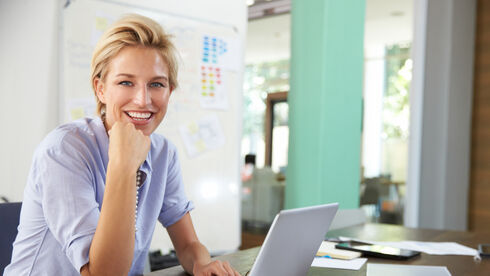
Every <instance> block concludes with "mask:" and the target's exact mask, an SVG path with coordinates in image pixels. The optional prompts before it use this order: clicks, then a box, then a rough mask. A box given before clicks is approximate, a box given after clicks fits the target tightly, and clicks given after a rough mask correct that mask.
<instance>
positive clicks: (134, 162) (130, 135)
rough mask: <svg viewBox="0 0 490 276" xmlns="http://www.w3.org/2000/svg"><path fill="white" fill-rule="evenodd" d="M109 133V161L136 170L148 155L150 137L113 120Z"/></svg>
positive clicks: (128, 124) (130, 126) (132, 126)
mask: <svg viewBox="0 0 490 276" xmlns="http://www.w3.org/2000/svg"><path fill="white" fill-rule="evenodd" d="M109 133H110V134H109V162H111V163H114V164H117V166H120V167H121V168H124V169H127V170H130V171H134V172H136V171H137V170H138V168H139V167H140V165H141V164H142V163H143V162H144V161H145V159H146V156H147V155H148V151H149V150H150V144H151V140H150V137H148V136H145V135H144V134H143V132H142V131H141V130H137V129H136V128H135V127H134V125H133V124H131V123H122V122H115V123H114V125H113V126H112V128H111V130H110V132H109Z"/></svg>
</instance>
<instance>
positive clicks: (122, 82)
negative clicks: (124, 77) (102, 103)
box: [119, 81, 133, 86]
mask: <svg viewBox="0 0 490 276" xmlns="http://www.w3.org/2000/svg"><path fill="white" fill-rule="evenodd" d="M119 84H120V85H124V86H132V85H133V83H131V82H130V81H121V82H120V83H119Z"/></svg>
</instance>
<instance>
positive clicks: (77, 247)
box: [66, 233, 94, 273]
mask: <svg viewBox="0 0 490 276" xmlns="http://www.w3.org/2000/svg"><path fill="white" fill-rule="evenodd" d="M93 237H94V233H92V234H90V235H84V236H81V237H78V238H76V239H75V240H73V241H72V242H71V244H70V246H69V247H68V248H67V250H66V256H67V257H68V259H69V260H70V262H71V263H72V264H73V266H74V267H75V269H76V270H77V271H78V272H79V273H80V269H82V266H84V265H86V264H87V263H88V261H89V257H88V254H89V251H90V245H91V244H92V239H93Z"/></svg>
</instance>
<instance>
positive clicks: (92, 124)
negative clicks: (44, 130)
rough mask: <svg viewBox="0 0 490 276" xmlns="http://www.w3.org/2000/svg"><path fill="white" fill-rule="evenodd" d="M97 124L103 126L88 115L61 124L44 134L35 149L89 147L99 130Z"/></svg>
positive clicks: (80, 148)
mask: <svg viewBox="0 0 490 276" xmlns="http://www.w3.org/2000/svg"><path fill="white" fill-rule="evenodd" d="M98 120H99V121H100V119H98ZM99 125H100V126H101V127H102V128H103V127H104V126H103V124H102V122H100V124H99V123H98V122H97V118H90V117H87V118H83V119H79V120H76V121H73V122H69V123H66V124H62V125H60V126H58V127H57V128H55V129H54V130H52V131H51V132H50V133H48V135H46V137H45V138H44V139H43V141H42V142H41V143H40V144H39V146H38V149H37V151H43V152H44V151H46V150H50V151H61V152H69V151H71V150H74V149H79V150H83V149H87V148H90V147H91V146H92V144H94V143H95V142H96V141H95V140H96V138H95V134H96V132H97V131H99V129H98V128H100V126H99Z"/></svg>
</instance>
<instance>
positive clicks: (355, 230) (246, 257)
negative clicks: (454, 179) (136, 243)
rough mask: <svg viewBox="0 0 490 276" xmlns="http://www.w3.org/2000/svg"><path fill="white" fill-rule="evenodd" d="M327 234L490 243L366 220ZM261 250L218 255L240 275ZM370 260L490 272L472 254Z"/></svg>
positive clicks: (488, 238) (173, 272)
mask: <svg viewBox="0 0 490 276" xmlns="http://www.w3.org/2000/svg"><path fill="white" fill-rule="evenodd" d="M327 236H328V237H337V236H348V237H356V238H359V239H364V240H390V241H400V240H418V241H434V242H444V241H454V242H458V243H460V244H463V245H466V246H469V247H472V248H476V247H477V245H478V243H490V233H486V234H485V233H473V232H459V231H440V230H426V229H414V228H406V227H403V226H399V225H388V224H364V225H359V226H353V227H348V228H344V229H338V230H334V231H330V232H329V233H328V234H327ZM258 253H259V248H258V247H257V248H251V249H247V250H243V251H238V252H235V253H233V254H228V255H223V256H219V257H217V258H216V259H219V260H224V261H228V262H230V263H231V264H232V266H233V267H234V268H235V269H236V270H238V272H240V274H241V275H245V273H246V272H247V271H248V270H250V268H251V267H252V264H253V262H254V260H255V257H256V256H257V254H258ZM368 262H369V263H392V264H411V265H439V266H447V268H448V269H449V272H451V274H452V275H490V259H483V260H482V261H481V262H480V263H477V262H475V261H473V257H470V256H437V255H427V254H425V253H422V254H421V255H420V256H419V257H415V258H413V259H410V260H408V261H391V260H386V259H378V258H369V260H368ZM366 270H367V265H364V266H363V267H362V268H361V269H360V270H358V271H355V270H339V269H328V268H319V267H312V268H311V269H310V271H309V273H308V276H320V275H366ZM148 275H151V276H157V275H166V276H167V275H168V276H184V275H187V274H185V273H184V272H183V270H182V267H180V266H177V267H172V268H167V269H164V270H160V271H155V272H152V273H150V274H148Z"/></svg>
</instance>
